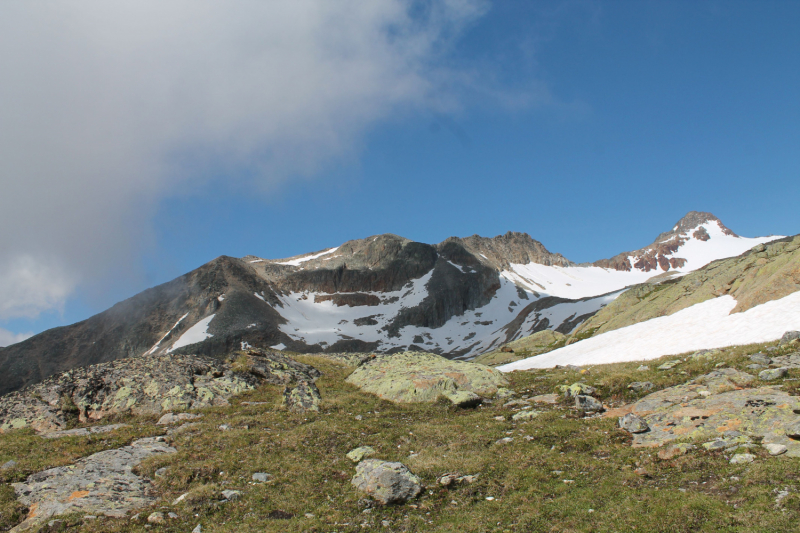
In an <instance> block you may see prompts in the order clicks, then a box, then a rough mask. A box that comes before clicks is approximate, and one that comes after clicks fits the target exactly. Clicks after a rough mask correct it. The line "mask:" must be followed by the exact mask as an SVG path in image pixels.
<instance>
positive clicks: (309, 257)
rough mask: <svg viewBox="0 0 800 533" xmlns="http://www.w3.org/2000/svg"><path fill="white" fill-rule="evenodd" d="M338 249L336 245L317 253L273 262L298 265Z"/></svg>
mask: <svg viewBox="0 0 800 533" xmlns="http://www.w3.org/2000/svg"><path fill="white" fill-rule="evenodd" d="M338 249H339V247H338V246H337V247H336V248H328V249H327V250H324V251H322V252H320V253H318V254H312V255H306V256H304V257H300V258H298V259H292V260H291V261H284V262H282V263H275V264H277V265H289V266H299V265H300V264H301V263H305V262H306V261H311V260H312V259H316V258H318V257H322V256H323V255H328V254H332V253H333V252H335V251H336V250H338Z"/></svg>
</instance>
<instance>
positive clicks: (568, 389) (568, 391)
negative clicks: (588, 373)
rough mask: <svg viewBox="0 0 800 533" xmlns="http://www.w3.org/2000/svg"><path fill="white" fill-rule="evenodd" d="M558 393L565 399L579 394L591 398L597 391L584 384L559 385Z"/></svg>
mask: <svg viewBox="0 0 800 533" xmlns="http://www.w3.org/2000/svg"><path fill="white" fill-rule="evenodd" d="M558 391H559V392H560V393H561V394H563V395H564V396H565V397H567V398H574V397H576V396H578V395H579V394H582V395H584V396H591V395H592V394H594V393H595V392H596V391H597V389H595V388H594V387H592V386H591V385H587V384H586V383H573V384H572V385H560V386H559V387H558Z"/></svg>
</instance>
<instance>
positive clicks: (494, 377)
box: [347, 352, 508, 403]
mask: <svg viewBox="0 0 800 533" xmlns="http://www.w3.org/2000/svg"><path fill="white" fill-rule="evenodd" d="M347 382H348V383H351V384H353V385H356V386H357V387H359V388H360V389H361V390H363V391H365V392H370V393H372V394H375V395H377V396H379V397H381V398H383V399H384V400H389V401H392V402H398V403H415V402H429V403H433V402H435V401H436V400H437V399H438V398H439V397H440V396H445V397H450V396H453V395H454V393H455V392H456V391H466V392H473V393H475V394H477V395H478V396H481V397H483V398H489V397H492V396H494V395H495V393H497V389H498V388H500V387H504V386H507V385H508V381H507V380H506V378H505V377H504V376H503V374H502V373H500V372H499V371H497V370H494V369H492V368H489V367H487V366H484V365H479V364H475V363H468V362H465V361H453V360H450V359H445V358H444V357H441V356H439V355H435V354H430V353H424V352H404V353H398V354H394V355H384V356H380V357H376V358H375V359H373V360H371V361H370V362H368V363H365V364H363V365H361V366H359V367H358V368H356V369H355V371H353V373H352V374H350V376H349V377H348V378H347Z"/></svg>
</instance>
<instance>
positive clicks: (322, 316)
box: [0, 212, 774, 393]
mask: <svg viewBox="0 0 800 533" xmlns="http://www.w3.org/2000/svg"><path fill="white" fill-rule="evenodd" d="M772 239H774V237H763V238H757V239H746V238H742V237H739V236H737V235H735V234H734V233H733V232H731V231H730V230H728V229H727V228H725V226H724V225H722V223H721V222H720V221H719V219H717V218H716V217H714V216H713V215H710V214H708V213H697V212H692V213H689V214H688V215H686V216H685V217H684V218H682V219H681V220H680V221H679V222H678V223H677V224H676V225H675V227H674V228H673V229H672V230H671V231H669V232H666V233H662V234H661V235H659V237H658V238H657V239H656V242H654V243H653V244H652V245H650V246H649V247H646V248H643V249H641V250H638V251H636V252H627V253H625V254H620V255H618V256H615V257H613V258H611V259H608V260H604V261H598V262H597V263H593V264H582V265H576V264H575V263H573V262H571V261H569V260H568V259H567V258H565V257H563V256H562V255H560V254H556V253H551V252H549V251H548V250H547V249H546V248H545V247H544V245H542V243H540V242H538V241H536V240H534V239H532V238H531V237H530V236H529V235H527V234H525V233H512V232H509V233H507V234H505V235H501V236H497V237H494V238H485V237H480V236H477V235H474V236H472V237H466V238H458V237H451V238H449V239H446V240H445V241H443V242H441V243H439V244H436V245H430V244H424V243H419V242H414V241H411V240H409V239H405V238H403V237H399V236H397V235H391V234H386V235H377V236H372V237H368V238H366V239H358V240H352V241H348V242H346V243H344V244H342V245H340V246H337V247H335V248H328V249H326V250H320V251H317V252H314V253H309V254H304V255H300V256H296V257H291V258H286V259H277V260H271V259H265V258H261V257H256V256H246V257H244V258H232V257H225V256H223V257H219V258H217V259H215V260H213V261H211V262H209V263H207V264H205V265H203V266H201V267H200V268H198V269H196V270H194V271H192V272H190V273H188V274H185V275H183V276H181V277H179V278H177V279H175V280H173V281H170V282H168V283H165V284H163V285H160V286H158V287H154V288H152V289H148V290H146V291H144V292H142V293H140V294H138V295H136V296H134V297H132V298H130V299H128V300H125V301H123V302H120V303H118V304H116V305H115V306H113V307H111V308H110V309H108V310H107V311H104V312H102V313H100V314H98V315H95V316H93V317H91V318H89V319H87V320H84V321H82V322H79V323H77V324H73V325H70V326H65V327H60V328H55V329H52V330H48V331H45V332H43V333H41V334H39V335H36V336H34V337H31V338H30V339H27V340H25V341H23V342H21V343H18V344H15V345H11V346H8V347H6V348H2V349H0V393H5V392H8V391H11V390H15V389H18V388H20V387H22V386H24V385H26V384H30V383H34V382H37V381H40V380H42V379H43V378H45V377H47V376H49V375H52V374H54V373H56V372H60V371H64V370H68V369H71V368H75V367H78V366H85V365H88V364H95V363H102V362H108V361H112V360H116V359H120V358H124V357H137V356H142V355H152V354H165V353H175V354H187V353H194V354H198V355H205V356H219V355H222V354H227V353H230V352H231V351H233V350H238V349H244V348H246V347H248V346H271V347H276V348H278V349H288V350H292V351H297V352H322V351H324V352H329V353H330V352H367V351H376V352H396V351H405V350H424V351H430V352H435V353H439V354H442V355H446V356H447V357H450V358H470V357H473V356H475V355H478V354H480V353H484V352H487V351H489V350H491V349H492V348H496V347H498V346H500V345H502V344H504V343H507V342H510V341H513V340H515V339H518V338H521V337H524V336H526V335H529V334H531V333H534V332H537V331H541V330H544V329H551V330H556V331H558V332H561V333H569V332H570V331H572V330H573V329H574V328H575V327H577V326H578V325H580V324H581V323H582V322H583V321H585V320H586V319H587V318H589V317H591V316H592V315H594V314H595V313H596V312H597V311H598V310H600V309H601V308H603V307H604V306H606V305H607V304H609V303H611V302H612V301H614V299H615V298H616V297H617V296H619V294H620V293H621V292H622V290H623V289H625V288H626V287H628V286H631V285H635V284H638V283H642V282H643V281H646V280H648V279H650V278H652V277H653V276H656V275H661V276H671V275H682V274H684V273H686V272H689V271H691V270H694V269H696V268H699V267H702V266H703V265H705V264H706V263H708V262H709V261H711V260H714V259H719V258H722V257H730V256H732V255H738V254H740V253H742V252H744V251H746V250H748V249H750V248H751V247H753V246H755V245H757V244H760V243H763V242H768V241H770V240H772Z"/></svg>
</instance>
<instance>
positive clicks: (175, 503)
mask: <svg viewBox="0 0 800 533" xmlns="http://www.w3.org/2000/svg"><path fill="white" fill-rule="evenodd" d="M188 495H189V493H188V492H184V493H183V494H181V495H180V496H178V497H177V498H175V501H174V502H172V505H178V504H179V503H181V502H182V501H183V500H185V499H186V497H187V496H188Z"/></svg>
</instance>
